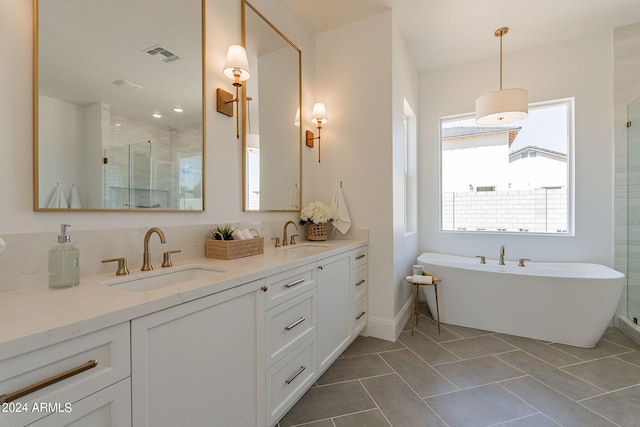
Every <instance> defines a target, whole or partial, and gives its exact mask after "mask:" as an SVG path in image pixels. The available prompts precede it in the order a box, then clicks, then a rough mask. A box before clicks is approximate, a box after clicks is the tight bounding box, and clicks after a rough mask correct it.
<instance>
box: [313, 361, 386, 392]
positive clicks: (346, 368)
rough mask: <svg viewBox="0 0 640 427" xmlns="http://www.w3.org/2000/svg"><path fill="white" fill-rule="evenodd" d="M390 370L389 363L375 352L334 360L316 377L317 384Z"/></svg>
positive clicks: (364, 376)
mask: <svg viewBox="0 0 640 427" xmlns="http://www.w3.org/2000/svg"><path fill="white" fill-rule="evenodd" d="M391 372H392V371H391V368H389V365H387V364H386V363H385V362H384V360H382V359H381V358H380V356H379V355H377V354H365V355H363V356H354V357H346V358H342V359H338V360H336V361H335V362H334V363H333V365H331V366H330V367H329V369H327V371H326V372H325V373H324V374H323V375H322V376H321V377H320V378H319V379H318V385H326V384H333V383H337V382H342V381H350V380H357V379H360V378H367V377H373V376H375V375H383V374H388V373H391Z"/></svg>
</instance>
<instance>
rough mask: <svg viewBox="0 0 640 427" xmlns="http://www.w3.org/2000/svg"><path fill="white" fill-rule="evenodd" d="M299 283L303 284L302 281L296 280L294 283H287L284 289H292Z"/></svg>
mask: <svg viewBox="0 0 640 427" xmlns="http://www.w3.org/2000/svg"><path fill="white" fill-rule="evenodd" d="M300 283H304V279H298V280H296V281H295V282H291V283H287V284H286V285H284V287H285V288H293V287H294V286H296V285H299V284H300Z"/></svg>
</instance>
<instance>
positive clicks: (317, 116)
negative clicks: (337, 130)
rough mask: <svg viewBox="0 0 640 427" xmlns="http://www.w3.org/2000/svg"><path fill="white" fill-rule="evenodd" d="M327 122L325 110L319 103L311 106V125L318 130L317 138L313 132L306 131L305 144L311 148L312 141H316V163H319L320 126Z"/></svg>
mask: <svg viewBox="0 0 640 427" xmlns="http://www.w3.org/2000/svg"><path fill="white" fill-rule="evenodd" d="M327 122H328V120H327V108H326V107H325V106H324V104H323V103H321V102H317V103H315V104H314V105H313V112H312V113H311V123H313V124H315V125H316V127H317V128H318V136H316V137H314V136H313V132H311V131H310V130H308V131H307V132H306V140H307V142H306V144H307V147H311V148H313V140H314V139H317V140H318V163H320V130H321V129H322V125H324V124H325V123H327Z"/></svg>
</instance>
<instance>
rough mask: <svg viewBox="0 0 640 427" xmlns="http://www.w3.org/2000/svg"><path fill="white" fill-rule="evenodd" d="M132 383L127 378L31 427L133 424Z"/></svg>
mask: <svg viewBox="0 0 640 427" xmlns="http://www.w3.org/2000/svg"><path fill="white" fill-rule="evenodd" d="M130 398H131V383H130V381H129V378H126V379H124V380H122V381H120V382H118V383H116V384H114V385H112V386H110V387H107V388H105V389H104V390H100V391H99V392H97V393H94V394H92V395H90V396H88V397H85V398H84V399H82V400H79V401H77V402H75V403H74V404H69V405H66V406H63V405H60V407H59V408H58V410H57V412H56V413H54V414H52V415H49V416H47V417H45V418H41V419H40V420H38V421H36V422H35V423H33V424H29V426H30V427H62V426H65V427H126V426H130V425H131V400H130Z"/></svg>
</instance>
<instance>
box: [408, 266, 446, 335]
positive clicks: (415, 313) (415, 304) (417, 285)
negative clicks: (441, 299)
mask: <svg viewBox="0 0 640 427" xmlns="http://www.w3.org/2000/svg"><path fill="white" fill-rule="evenodd" d="M405 280H406V281H407V282H409V283H411V284H413V312H412V313H411V335H412V336H413V332H414V330H415V327H416V325H417V324H418V295H419V294H418V291H419V289H420V286H433V291H434V292H435V294H436V316H437V317H438V318H437V319H436V321H437V323H438V335H440V307H439V306H438V284H439V283H440V282H441V280H440V279H437V278H435V277H434V278H433V281H432V282H431V283H413V277H412V276H407V277H406V278H405Z"/></svg>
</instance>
